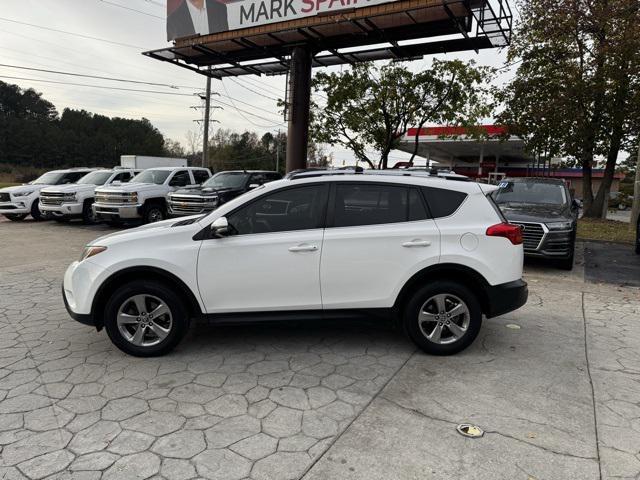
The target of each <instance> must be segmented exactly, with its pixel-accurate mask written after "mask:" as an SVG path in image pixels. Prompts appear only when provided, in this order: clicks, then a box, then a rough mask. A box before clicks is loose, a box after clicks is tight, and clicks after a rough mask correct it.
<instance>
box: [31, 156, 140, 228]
mask: <svg viewBox="0 0 640 480" xmlns="http://www.w3.org/2000/svg"><path fill="white" fill-rule="evenodd" d="M140 172H141V170H132V169H124V168H114V169H113V170H96V171H94V172H91V173H89V174H88V175H86V176H84V177H82V178H81V179H80V180H78V182H77V183H72V184H70V185H59V186H55V187H47V188H43V189H42V190H41V191H40V211H41V212H46V213H49V214H50V215H51V216H52V218H53V219H54V220H56V221H59V222H63V221H68V220H71V219H72V218H81V219H82V221H83V223H85V224H86V225H91V224H92V223H94V221H95V218H94V215H93V208H92V205H93V201H94V197H95V189H96V187H98V186H101V185H116V184H117V185H119V184H121V183H126V182H128V181H129V180H131V179H132V178H133V177H135V176H136V175H137V174H138V173H140Z"/></svg>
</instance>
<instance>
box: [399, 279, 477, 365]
mask: <svg viewBox="0 0 640 480" xmlns="http://www.w3.org/2000/svg"><path fill="white" fill-rule="evenodd" d="M404 325H405V329H406V331H407V333H408V334H409V336H410V337H411V339H412V340H413V341H414V343H415V344H416V345H417V346H418V347H420V348H421V349H422V350H424V351H425V352H426V353H429V354H432V355H453V354H454V353H458V352H460V351H462V350H464V349H465V348H467V347H468V346H469V345H471V343H472V342H473V341H474V340H475V338H476V337H477V336H478V333H479V332H480V327H481V325H482V308H481V307H480V303H479V302H478V299H477V298H476V296H475V295H474V294H473V293H472V292H471V291H470V290H469V289H468V288H467V287H465V286H464V285H461V284H458V283H455V282H452V281H442V282H433V283H429V284H427V285H425V286H424V287H422V288H420V289H419V290H417V291H416V292H415V293H414V294H413V296H412V297H411V298H410V300H409V303H408V304H407V307H406V309H405V310H404Z"/></svg>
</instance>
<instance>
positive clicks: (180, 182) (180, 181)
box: [169, 170, 191, 187]
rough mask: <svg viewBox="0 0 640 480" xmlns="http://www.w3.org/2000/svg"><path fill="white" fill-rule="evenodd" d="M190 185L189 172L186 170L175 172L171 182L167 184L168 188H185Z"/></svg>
mask: <svg viewBox="0 0 640 480" xmlns="http://www.w3.org/2000/svg"><path fill="white" fill-rule="evenodd" d="M190 183H191V178H190V177H189V172H188V171H187V170H180V171H179V172H176V174H175V175H174V176H173V178H172V179H171V181H170V182H169V186H170V187H186V186H187V185H189V184H190Z"/></svg>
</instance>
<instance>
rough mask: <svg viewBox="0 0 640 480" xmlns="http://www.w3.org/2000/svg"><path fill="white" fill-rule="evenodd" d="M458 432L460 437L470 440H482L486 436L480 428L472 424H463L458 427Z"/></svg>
mask: <svg viewBox="0 0 640 480" xmlns="http://www.w3.org/2000/svg"><path fill="white" fill-rule="evenodd" d="M456 430H457V431H458V433H459V434H460V435H464V436H465V437H470V438H480V437H481V436H483V435H484V431H483V430H482V429H481V428H480V427H478V426H477V425H471V424H470V423H461V424H460V425H458V426H457V427H456Z"/></svg>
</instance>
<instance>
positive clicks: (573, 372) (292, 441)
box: [0, 223, 640, 480]
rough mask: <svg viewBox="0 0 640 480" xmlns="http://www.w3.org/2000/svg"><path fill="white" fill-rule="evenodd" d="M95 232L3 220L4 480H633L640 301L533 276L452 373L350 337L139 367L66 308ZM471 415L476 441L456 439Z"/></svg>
mask: <svg viewBox="0 0 640 480" xmlns="http://www.w3.org/2000/svg"><path fill="white" fill-rule="evenodd" d="M99 230H102V231H107V230H106V229H104V228H103V227H99V228H98V232H99ZM99 234H100V233H96V229H92V228H85V227H80V226H77V225H68V226H65V225H56V224H51V223H46V224H38V225H34V224H30V223H25V224H7V223H0V244H1V245H3V246H2V247H1V248H2V250H0V449H1V450H0V478H2V479H24V478H28V479H41V478H46V479H56V480H62V479H66V480H72V479H82V480H97V479H109V480H111V479H126V480H129V479H136V478H140V479H147V478H154V479H162V478H164V479H167V480H172V479H184V480H189V479H196V478H206V479H225V480H231V479H238V480H241V479H256V480H261V479H269V480H279V479H299V478H303V477H304V478H305V479H308V480H311V479H314V480H315V479H324V478H363V479H365V478H366V479H373V478H380V479H383V478H384V479H388V478H401V479H404V478H416V479H417V478H452V477H459V478H492V479H494V478H505V479H506V478H509V479H513V478H523V479H524V480H530V479H534V480H536V479H538V480H542V479H543V478H558V479H565V478H573V479H582V478H584V479H591V478H593V479H596V478H625V479H632V478H633V479H637V478H638V475H640V453H639V452H640V449H639V448H638V445H640V423H638V419H640V410H639V409H640V386H639V385H640V384H639V382H638V375H639V374H640V370H639V369H640V364H639V363H638V362H639V361H640V359H639V358H638V349H637V344H638V341H640V312H639V310H638V305H639V303H640V296H638V293H637V290H632V289H611V288H609V287H600V286H585V285H584V284H583V283H582V282H581V281H579V279H578V278H577V277H576V275H578V274H576V273H574V276H567V275H566V274H558V275H555V273H553V274H548V273H546V272H544V271H534V272H533V273H532V275H531V276H530V280H531V286H532V298H531V302H530V304H529V305H528V306H527V307H526V308H525V309H524V310H523V311H521V312H516V313H513V314H511V315H509V316H508V317H505V318H502V319H497V320H495V321H489V322H487V323H486V325H485V327H484V328H483V333H482V334H481V338H480V339H479V340H480V341H479V342H476V344H475V345H474V346H473V347H472V348H471V349H469V350H468V351H467V352H465V353H464V354H463V355H459V356H456V357H451V358H441V359H436V358H434V357H427V356H424V355H422V354H419V353H416V352H415V350H414V348H413V346H412V345H411V344H410V343H409V342H408V341H406V340H405V339H404V338H403V337H402V336H401V335H398V334H396V333H394V332H393V331H390V330H389V329H387V328H384V327H382V326H375V325H374V324H356V323H352V322H346V323H343V324H332V325H320V324H313V325H308V324H305V325H300V324H287V325H277V326H276V325H268V326H267V325H265V326H256V327H242V328H231V327H229V328H221V327H217V328H211V327H209V326H207V325H197V326H195V328H194V329H193V330H192V332H191V333H190V335H189V336H187V338H185V340H184V341H183V343H182V344H181V345H180V346H179V348H178V349H177V350H176V351H175V352H174V353H172V354H171V355H169V356H166V357H163V358H159V359H139V358H133V357H128V356H126V355H124V354H122V353H121V352H120V351H118V350H117V349H115V347H113V346H112V345H111V343H110V342H109V340H108V338H107V336H106V334H104V332H102V333H97V332H95V330H93V329H91V328H89V327H85V326H82V325H80V324H77V323H75V322H74V321H73V320H71V319H70V318H69V317H68V316H67V314H66V312H65V311H64V307H63V305H62V302H61V298H60V279H61V275H62V272H63V271H64V268H65V267H66V264H67V263H68V262H70V261H71V260H72V259H73V258H74V257H76V256H77V255H78V254H79V252H80V250H81V246H82V244H83V243H85V242H86V241H88V240H89V239H91V238H93V237H95V236H96V235H99ZM52 238H55V239H57V242H58V243H56V247H57V245H60V250H58V249H56V254H55V255H54V254H53V253H52V251H53V249H54V248H53V246H52V244H51V239H52ZM557 305H561V307H558V306H557ZM583 310H584V315H583ZM565 322H566V323H565ZM507 324H517V325H519V326H521V329H520V330H510V329H508V328H505V326H506V325H507ZM585 331H586V332H587V336H586V337H585ZM585 338H586V339H587V342H586V345H587V347H588V350H587V353H588V355H587V357H585V352H584V346H585ZM589 353H590V355H589ZM587 358H590V361H587ZM589 368H590V369H591V370H590V372H589ZM590 379H592V381H593V391H592V389H591V383H590ZM468 392H475V396H474V395H469V393H468ZM594 405H595V410H594ZM594 411H595V413H596V414H595V415H594ZM465 419H473V420H475V421H476V422H478V423H479V424H481V425H483V426H485V428H486V429H487V430H488V431H490V433H489V434H488V435H486V436H485V437H484V439H482V440H480V441H479V442H484V443H475V444H469V443H465V442H467V440H465V439H462V440H461V439H460V438H458V437H457V436H456V435H457V434H456V433H455V432H454V428H453V426H455V423H456V422H458V421H463V420H465ZM535 425H537V426H535ZM596 433H597V434H598V435H597V436H596ZM532 435H535V436H532ZM576 437H579V438H576ZM598 440H599V441H598ZM460 442H461V443H460ZM470 447H471V448H470ZM505 452H506V453H505ZM487 461H488V466H487V465H484V463H487ZM483 462H484V463H483ZM461 466H462V467H464V468H461ZM479 472H480V473H479ZM525 472H526V474H525ZM478 475H480V476H478Z"/></svg>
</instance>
